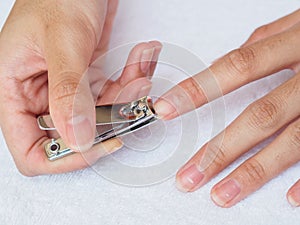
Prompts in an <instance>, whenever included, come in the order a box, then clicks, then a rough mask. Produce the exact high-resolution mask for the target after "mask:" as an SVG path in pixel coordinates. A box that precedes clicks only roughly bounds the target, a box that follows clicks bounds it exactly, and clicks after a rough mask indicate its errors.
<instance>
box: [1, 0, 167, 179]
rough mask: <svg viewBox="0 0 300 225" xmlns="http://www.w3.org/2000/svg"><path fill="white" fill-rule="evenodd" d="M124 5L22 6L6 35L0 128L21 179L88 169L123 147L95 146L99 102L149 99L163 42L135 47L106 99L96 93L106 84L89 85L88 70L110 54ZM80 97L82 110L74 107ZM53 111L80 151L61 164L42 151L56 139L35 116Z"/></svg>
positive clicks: (101, 0)
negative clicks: (116, 19) (115, 24)
mask: <svg viewBox="0 0 300 225" xmlns="http://www.w3.org/2000/svg"><path fill="white" fill-rule="evenodd" d="M117 5H118V1H117V0H110V1H107V0H91V1H81V0H78V1H77V0H64V1H47V0H17V1H16V2H15V5H14V8H13V9H12V11H11V13H10V16H9V18H8V19H7V21H6V23H5V26H4V28H3V30H2V31H1V34H0V74H1V77H0V101H1V102H2V104H1V106H0V112H1V117H0V124H1V129H2V132H3V134H4V136H5V139H6V142H7V145H8V148H9V150H10V152H11V154H12V156H13V158H14V161H15V163H16V166H17V168H18V169H19V171H20V172H21V173H22V174H24V175H26V176H36V175H40V174H53V173H64V172H69V171H73V170H78V169H83V168H85V167H87V166H90V165H91V164H92V163H94V162H96V161H97V160H98V159H99V158H100V157H102V156H105V155H106V154H109V153H111V152H113V151H116V150H118V149H120V148H121V147H122V142H121V141H120V140H118V139H113V140H109V141H106V142H104V143H102V144H99V145H96V146H93V147H92V142H93V139H94V134H95V126H94V125H93V121H94V120H95V118H94V117H95V112H94V109H95V105H96V104H108V103H112V102H115V101H116V100H117V101H121V102H127V101H132V100H136V99H137V98H138V97H141V96H143V95H146V94H147V93H148V91H149V89H150V88H151V82H150V80H149V78H150V77H151V75H152V74H153V72H154V69H155V65H156V60H157V58H158V54H159V52H160V49H161V44H160V43H159V42H157V41H150V42H147V43H141V44H138V45H137V46H135V47H134V48H133V49H132V51H131V52H130V54H129V56H128V60H127V64H126V65H127V66H126V67H125V68H124V69H123V72H122V74H121V75H120V77H119V79H117V80H116V81H110V80H106V83H105V85H103V89H102V90H101V93H100V96H95V94H98V91H99V90H93V87H94V86H97V85H98V87H99V84H97V79H98V78H99V79H100V80H101V76H100V77H96V78H95V79H94V77H92V78H90V77H89V79H91V85H90V84H89V82H88V81H86V78H85V77H84V72H85V71H86V70H87V68H88V66H89V65H90V64H91V63H92V62H93V61H94V60H95V59H96V58H97V57H98V56H101V55H103V54H104V53H105V52H106V51H107V47H108V43H109V39H110V34H111V30H112V25H113V20H114V16H115V13H116V10H117ZM98 69H99V71H98V73H97V74H98V75H99V73H100V75H101V68H98ZM124 90H125V91H126V90H127V91H126V95H125V94H122V91H124ZM94 92H95V93H94ZM116 96H121V97H118V99H116ZM75 98H77V99H75ZM78 99H79V101H80V105H81V107H80V109H79V110H78V108H76V105H74V104H75V102H76V101H77V102H78ZM75 100H76V101H75ZM49 112H50V114H51V116H52V119H53V121H54V124H55V126H56V128H57V130H58V133H59V135H60V136H61V137H62V138H63V140H64V141H65V142H66V143H67V145H68V146H71V148H72V149H73V150H74V151H80V152H81V153H76V154H73V155H71V156H69V157H65V158H63V159H61V160H57V161H54V162H50V161H49V160H48V159H47V157H46V155H45V152H44V150H43V148H44V147H43V146H44V144H45V143H46V142H49V140H50V139H49V138H50V137H51V135H52V134H51V133H50V134H49V133H47V132H45V131H41V130H40V129H39V128H38V126H37V121H36V118H37V116H38V115H42V114H45V113H49ZM76 116H77V117H76ZM76 126H77V127H76ZM81 131H83V132H81ZM76 132H77V133H76ZM75 136H76V137H79V138H78V139H79V140H78V139H77V140H75ZM86 150H89V151H86Z"/></svg>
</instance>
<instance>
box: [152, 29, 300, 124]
mask: <svg viewBox="0 0 300 225" xmlns="http://www.w3.org/2000/svg"><path fill="white" fill-rule="evenodd" d="M299 35H300V29H299V26H298V27H297V26H295V27H293V28H292V29H289V30H287V31H285V32H282V33H280V34H277V35H274V36H271V37H269V38H266V39H263V40H261V41H259V42H255V43H253V44H252V45H249V46H245V47H241V48H239V49H236V50H233V51H231V52H230V53H228V54H227V55H225V56H224V57H222V58H221V59H219V60H218V61H216V62H215V63H214V64H213V65H211V66H210V67H209V68H208V69H206V70H204V71H202V72H200V73H198V74H196V75H194V76H193V77H191V78H188V79H186V80H184V81H182V82H180V83H179V84H178V85H177V86H175V87H173V88H172V89H171V90H169V91H168V92H167V93H165V94H164V95H163V96H162V97H161V98H160V99H159V100H158V101H157V102H156V104H155V106H154V107H155V110H156V112H157V114H158V115H159V116H160V117H162V118H164V119H172V118H175V117H176V116H178V115H182V114H184V113H186V112H189V111H191V110H193V109H195V108H198V107H199V106H201V105H203V104H205V103H207V102H209V101H212V100H214V99H216V98H218V97H220V96H222V95H224V94H227V93H229V92H231V91H233V90H235V89H237V88H239V87H241V86H243V85H245V84H247V83H250V82H252V81H254V80H257V79H260V78H262V77H264V76H267V75H269V74H272V73H275V72H277V71H279V70H282V69H285V68H289V67H290V66H291V65H293V64H294V63H296V62H297V61H298V60H299V59H300V52H299V51H297V49H299V48H300V39H299V38H298V37H297V36H299Z"/></svg>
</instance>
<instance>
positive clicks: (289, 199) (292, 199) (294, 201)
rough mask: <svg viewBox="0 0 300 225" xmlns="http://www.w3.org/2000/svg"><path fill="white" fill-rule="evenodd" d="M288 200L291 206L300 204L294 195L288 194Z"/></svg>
mask: <svg viewBox="0 0 300 225" xmlns="http://www.w3.org/2000/svg"><path fill="white" fill-rule="evenodd" d="M288 201H289V203H290V204H291V206H293V207H298V206H300V203H299V202H297V201H296V200H295V199H294V198H293V196H292V195H289V196H288Z"/></svg>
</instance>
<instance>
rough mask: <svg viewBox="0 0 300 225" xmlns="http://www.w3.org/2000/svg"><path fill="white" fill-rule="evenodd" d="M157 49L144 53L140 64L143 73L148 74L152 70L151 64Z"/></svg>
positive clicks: (147, 50)
mask: <svg viewBox="0 0 300 225" xmlns="http://www.w3.org/2000/svg"><path fill="white" fill-rule="evenodd" d="M154 50H155V48H151V49H146V50H144V51H143V53H142V56H141V62H140V69H141V71H142V72H143V73H147V72H148V70H149V68H150V63H151V60H152V57H153V54H154Z"/></svg>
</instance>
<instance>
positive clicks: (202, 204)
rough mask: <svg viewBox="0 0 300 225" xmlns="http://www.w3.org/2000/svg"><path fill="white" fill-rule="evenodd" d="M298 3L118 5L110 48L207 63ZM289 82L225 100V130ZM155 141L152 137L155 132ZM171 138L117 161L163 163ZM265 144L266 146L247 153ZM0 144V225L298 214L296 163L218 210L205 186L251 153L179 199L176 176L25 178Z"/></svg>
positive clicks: (265, 219) (260, 85)
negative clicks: (170, 48) (163, 46)
mask: <svg viewBox="0 0 300 225" xmlns="http://www.w3.org/2000/svg"><path fill="white" fill-rule="evenodd" d="M12 4H13V1H12V0H5V1H4V0H2V1H1V2H0V10H1V11H0V12H1V13H0V25H2V24H3V23H4V20H5V18H6V17H7V15H8V12H9V10H10V7H11V5H12ZM298 5H299V2H298V1H297V0H290V1H280V0H272V1H271V0H265V1H259V0H253V1H243V0H231V1H223V0H211V1H202V0H200V1H199V0H190V1H181V0H172V1H171V0H164V1H161V0H151V1H147V0H123V1H122V0H121V1H120V6H119V11H118V14H117V18H116V22H115V28H114V31H113V35H112V41H111V47H112V48H113V47H117V46H120V45H122V44H125V43H131V42H139V41H141V40H150V39H157V40H161V41H164V42H170V43H173V44H176V45H179V46H181V47H182V48H185V49H187V50H190V51H191V52H193V53H194V54H196V55H197V56H199V57H200V58H201V59H202V60H203V61H204V62H205V63H207V64H209V63H210V62H211V61H213V60H214V59H215V58H217V57H219V56H221V55H222V54H225V53H226V52H228V51H229V50H231V49H233V48H235V47H238V46H239V45H240V44H241V43H242V42H243V41H244V40H246V38H247V37H248V35H249V34H250V33H251V32H252V31H253V30H254V28H256V27H258V26H260V25H262V24H264V23H267V22H270V21H272V20H274V19H276V18H278V17H280V16H283V15H285V14H287V13H289V12H291V11H293V10H295V9H297V7H298ZM163 71H164V70H163V69H161V71H160V72H161V73H166V71H165V72H163ZM168 75H169V76H171V75H172V74H168ZM290 76H291V74H288V73H287V72H282V73H279V74H277V75H275V76H272V77H269V78H266V79H263V80H260V81H257V82H255V83H253V84H250V85H247V86H245V87H243V88H241V89H239V90H238V91H235V92H234V93H231V94H230V95H228V96H226V97H225V103H226V111H225V113H226V114H225V115H226V124H228V123H229V122H231V121H232V120H233V119H234V118H235V117H236V116H237V115H238V114H239V113H240V112H241V111H242V110H243V109H244V108H245V107H246V106H247V105H248V104H249V103H251V102H253V101H254V100H255V99H257V98H259V97H261V96H263V95H264V94H266V93H267V92H269V91H270V90H271V89H273V88H275V87H276V86H278V85H280V84H281V83H282V82H283V81H284V80H286V79H288V78H289V77H290ZM170 79H171V78H170ZM208 114H210V111H209V107H203V108H202V109H200V110H198V111H197V115H198V116H199V121H200V122H199V123H200V124H201V126H200V127H199V133H200V135H199V136H200V137H199V141H198V143H197V146H196V147H200V146H201V145H202V144H203V143H204V142H205V141H207V140H209V138H210V136H211V124H210V123H211V118H210V117H209V115H208ZM179 125H180V120H175V121H171V122H169V123H167V125H166V126H167V128H166V130H167V131H172V130H173V131H176V129H178V127H180V126H179ZM153 136H154V137H153V138H155V137H157V136H156V135H155V134H154V135H153ZM176 137H177V136H176V132H173V133H172V132H170V133H168V140H167V141H166V142H165V143H164V145H163V147H160V149H159V151H158V152H156V151H152V152H147V153H146V154H144V155H143V156H140V155H138V154H133V153H131V152H130V151H129V150H124V151H121V152H119V153H117V154H115V156H116V158H118V159H119V160H121V161H123V162H124V163H127V164H129V165H137V166H139V165H141V166H145V165H146V166H147V165H149V163H150V164H151V163H152V164H155V163H157V162H159V161H157V159H159V160H162V159H165V158H166V157H168V154H172V149H171V148H172V144H173V141H174V140H176ZM22 138H26V137H20V139H22ZM269 141H270V140H269ZM21 143H22V141H20V144H21ZM266 143H268V141H266V142H264V143H262V144H261V145H260V146H258V147H257V148H255V149H254V150H253V151H252V153H253V152H255V151H257V150H258V149H260V148H261V147H262V146H264V145H265V144H266ZM0 144H1V145H0V146H1V151H0V165H1V170H0V190H1V194H0V224H1V225H2V224H3V225H4V224H5V225H12V224H14V225H19V224H20V225H21V224H22V225H26V224H45V225H47V224H56V225H57V224H64V225H67V224H89V225H92V224H108V225H110V224H122V225H123V224H130V225H132V224H141V225H144V224H151V225H152V224H153V225H155V224H164V225H167V224H172V225H174V224H179V225H185V224H224V225H225V224H234V225H235V224H249V225H250V224H251V225H252V224H256V225H259V224H261V225H266V224H278V225H284V224H286V225H290V224H299V220H300V214H299V209H295V208H292V207H291V206H290V205H289V204H288V203H287V201H286V198H285V194H286V191H287V190H288V188H289V187H290V186H291V185H292V184H293V183H294V182H295V181H296V180H297V179H298V178H299V177H300V176H299V172H298V171H299V169H300V164H297V165H295V166H293V167H292V168H290V169H288V170H287V171H286V172H284V173H283V174H281V175H280V176H279V177H277V178H275V179H273V180H272V181H270V182H269V183H268V184H266V185H265V186H264V187H263V188H261V189H260V190H259V191H257V192H255V193H254V194H252V195H251V196H249V197H248V198H246V199H245V200H243V201H241V202H240V203H239V204H238V205H236V206H234V207H232V208H230V209H222V208H219V207H217V206H215V205H214V204H213V203H212V202H211V200H210V196H209V193H210V189H211V187H212V186H213V184H215V183H216V182H217V181H218V180H220V179H221V178H222V177H224V176H225V175H227V174H228V173H229V172H230V171H231V170H233V169H234V168H235V167H236V166H237V165H239V164H240V163H241V162H242V161H243V160H244V159H246V158H247V157H249V155H250V154H252V153H249V154H247V155H245V156H243V157H242V158H241V159H239V160H237V161H236V162H235V163H234V164H232V165H231V166H230V167H229V168H227V169H226V170H225V171H223V172H222V173H221V174H219V175H218V176H217V177H216V178H215V179H213V180H212V181H211V182H209V183H208V184H207V185H206V186H204V187H203V188H201V189H200V190H198V191H196V192H194V193H190V194H183V193H180V192H178V191H177V190H176V188H175V186H174V176H172V177H171V179H168V180H166V181H164V182H161V183H159V184H155V185H152V186H147V187H139V188H136V187H127V186H123V185H118V184H115V183H113V182H110V181H108V180H106V179H104V178H103V177H102V176H100V175H98V174H97V173H96V172H95V170H93V168H89V169H86V170H83V171H77V172H73V173H68V174H62V175H51V176H40V177H34V178H26V177H23V176H22V175H20V174H19V172H18V171H17V169H16V168H15V165H14V162H13V160H12V158H11V156H10V154H9V151H8V149H7V147H6V145H5V142H4V140H3V137H1V138H0ZM183 151H184V149H183ZM166 152H167V153H168V154H166ZM156 157H158V158H156ZM106 161H107V159H102V160H101V161H100V165H105V166H108V165H107V163H106ZM101 163H102V164H101ZM100 169H101V166H100Z"/></svg>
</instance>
